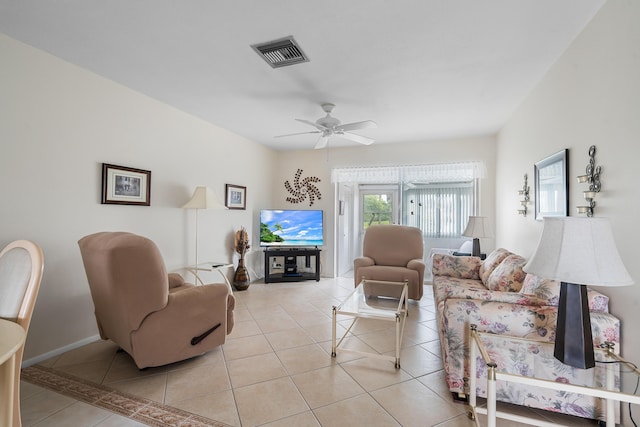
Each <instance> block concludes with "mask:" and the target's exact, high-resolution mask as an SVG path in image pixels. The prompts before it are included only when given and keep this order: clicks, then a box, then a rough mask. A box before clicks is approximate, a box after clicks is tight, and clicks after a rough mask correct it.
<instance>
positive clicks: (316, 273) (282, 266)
mask: <svg viewBox="0 0 640 427" xmlns="http://www.w3.org/2000/svg"><path fill="white" fill-rule="evenodd" d="M275 257H282V258H283V262H282V263H278V262H276V259H275ZM299 257H304V265H305V271H300V269H299V268H298V258H299ZM311 257H314V258H315V268H314V269H313V271H311ZM272 259H273V260H272ZM303 280H315V281H316V282H319V281H320V249H318V248H315V249H312V248H276V249H273V248H272V249H265V250H264V283H271V282H301V281H303Z"/></svg>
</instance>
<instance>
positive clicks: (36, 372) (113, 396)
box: [21, 365, 231, 427]
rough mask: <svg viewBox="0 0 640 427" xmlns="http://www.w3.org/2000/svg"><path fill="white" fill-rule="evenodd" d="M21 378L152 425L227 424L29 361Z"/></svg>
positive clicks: (208, 426)
mask: <svg viewBox="0 0 640 427" xmlns="http://www.w3.org/2000/svg"><path fill="white" fill-rule="evenodd" d="M21 379H23V380H25V381H27V382H29V383H31V384H35V385H39V386H42V387H44V388H47V389H49V390H51V391H54V392H56V393H60V394H64V395H65V396H68V397H71V398H73V399H76V400H80V401H82V402H85V403H88V404H90V405H93V406H96V407H98V408H102V409H106V410H107V411H110V412H113V413H116V414H119V415H122V416H125V417H128V418H131V419H132V420H135V421H138V422H140V423H143V424H146V425H148V426H152V427H231V426H229V425H228V424H225V423H221V422H219V421H215V420H212V419H209V418H206V417H203V416H200V415H197V414H192V413H191V412H187V411H184V410H182V409H178V408H174V407H172V406H168V405H165V404H163V403H158V402H155V401H153V400H149V399H145V398H143V397H138V396H134V395H131V394H128V393H124V392H121V391H118V390H115V389H112V388H110V387H107V386H104V385H102V384H96V383H92V382H90V381H87V380H85V379H82V378H78V377H74V376H73V375H70V374H67V373H65V372H60V371H56V370H54V369H51V368H47V367H45V366H40V365H33V366H29V367H27V368H24V369H22V375H21Z"/></svg>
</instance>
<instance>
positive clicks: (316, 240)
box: [260, 209, 324, 247]
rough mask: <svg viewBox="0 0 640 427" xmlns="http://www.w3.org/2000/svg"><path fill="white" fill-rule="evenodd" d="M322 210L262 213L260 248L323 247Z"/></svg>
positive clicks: (268, 210) (276, 210) (275, 210)
mask: <svg viewBox="0 0 640 427" xmlns="http://www.w3.org/2000/svg"><path fill="white" fill-rule="evenodd" d="M323 244H324V233H323V229H322V211H321V210H281V209H263V210H261V211H260V246H283V247H286V246H322V245H323Z"/></svg>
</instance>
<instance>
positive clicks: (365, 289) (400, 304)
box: [331, 279, 408, 368]
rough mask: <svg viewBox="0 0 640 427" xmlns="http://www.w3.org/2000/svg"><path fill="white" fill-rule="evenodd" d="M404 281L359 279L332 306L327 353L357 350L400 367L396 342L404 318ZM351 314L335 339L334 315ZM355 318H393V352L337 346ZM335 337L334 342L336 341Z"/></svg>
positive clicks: (401, 334) (405, 311)
mask: <svg viewBox="0 0 640 427" xmlns="http://www.w3.org/2000/svg"><path fill="white" fill-rule="evenodd" d="M407 287H408V282H407V281H404V282H388V281H380V280H367V279H363V280H362V282H360V284H358V286H357V287H356V288H355V289H354V291H353V292H352V293H351V294H350V295H349V296H348V297H347V298H346V299H345V300H344V301H343V302H342V303H341V304H339V305H335V306H333V309H332V328H331V356H332V357H336V351H337V350H338V349H340V351H343V352H349V353H354V354H359V355H362V356H367V357H376V358H379V359H384V360H390V361H392V362H395V367H396V368H400V345H401V344H402V336H403V334H404V325H405V321H406V319H407V311H408V309H407V292H408V289H407ZM339 314H340V315H344V316H350V317H353V321H352V322H351V324H350V325H349V327H348V328H347V330H346V332H345V333H344V335H343V336H342V337H341V338H340V339H339V340H337V337H336V322H337V317H338V315H339ZM359 319H377V320H384V321H388V322H395V329H396V334H395V354H394V355H393V356H388V355H384V354H378V353H371V352H365V351H358V350H351V349H346V348H340V345H341V344H342V342H343V341H344V339H345V337H346V336H347V335H348V334H349V332H350V331H351V328H352V327H353V326H354V325H355V324H356V322H357V321H358V320H359ZM336 341H337V342H336Z"/></svg>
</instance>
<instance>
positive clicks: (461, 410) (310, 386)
mask: <svg viewBox="0 0 640 427" xmlns="http://www.w3.org/2000/svg"><path fill="white" fill-rule="evenodd" d="M352 290H353V279H351V278H336V279H322V280H320V282H314V281H307V282H300V283H270V284H263V283H254V284H252V285H251V286H250V287H249V289H248V290H246V291H242V292H236V293H235V296H236V299H237V300H236V301H237V304H236V310H235V316H236V317H235V318H236V324H235V327H234V330H233V332H232V333H231V334H230V335H229V337H228V338H227V342H226V343H225V344H224V345H223V346H222V347H220V348H218V349H216V350H214V351H212V352H209V353H207V354H205V355H203V356H200V357H198V358H194V359H191V360H188V361H184V362H179V363H175V364H172V365H169V366H164V367H159V368H150V369H146V370H143V371H140V370H138V369H137V368H136V366H135V364H134V363H133V361H132V360H131V359H130V357H129V356H128V355H127V354H126V353H123V352H118V351H117V346H116V345H115V344H113V343H111V342H109V341H99V342H95V343H91V344H89V345H86V346H84V347H81V348H78V349H76V350H72V351H70V352H68V353H65V354H63V355H61V356H58V357H55V358H52V359H50V360H47V361H45V362H43V363H42V365H44V366H48V367H51V368H54V369H56V370H60V371H63V372H66V373H69V374H71V375H74V376H77V377H80V378H84V379H87V380H90V381H92V382H96V383H100V384H104V385H107V386H109V387H112V388H115V389H118V390H121V391H123V392H127V393H130V394H133V395H136V396H139V397H144V398H147V399H151V400H154V401H157V402H161V403H164V404H167V405H170V406H174V407H177V408H180V409H182V410H185V411H189V412H191V413H194V414H198V415H201V416H204V417H207V418H211V419H215V420H217V421H220V422H224V423H227V424H229V425H232V426H242V427H250V426H270V427H276V426H326V427H329V426H347V425H350V426H407V427H408V426H420V427H424V426H443V427H444V426H446V427H467V426H473V425H475V424H474V422H473V421H471V420H469V418H468V417H467V411H466V407H465V405H463V404H461V403H454V402H453V401H452V399H451V395H450V393H449V391H448V389H447V387H446V385H445V382H444V375H443V370H442V361H441V359H440V355H439V354H440V353H439V352H440V350H439V344H438V334H437V331H436V323H435V311H434V305H433V297H432V289H431V287H430V286H425V293H424V297H423V299H422V300H421V301H410V312H409V317H408V319H407V325H406V330H405V336H404V340H403V343H402V347H403V348H402V353H401V369H395V368H394V366H393V363H392V362H387V361H384V360H379V359H375V358H364V357H361V356H354V355H353V354H349V353H340V352H338V355H337V357H336V358H332V357H331V356H330V353H331V307H332V306H333V305H336V304H338V303H339V302H340V301H341V300H342V299H343V298H344V297H346V296H347V295H348V294H349V293H350V292H351V291H352ZM349 323H350V320H349V319H346V318H343V319H340V320H339V327H338V328H339V330H342V331H344V330H345V329H344V328H345V327H347V326H348V324H349ZM393 328H394V325H393V323H389V322H381V321H371V320H367V321H363V322H360V323H359V324H357V325H356V327H355V328H354V329H352V336H351V337H350V338H348V339H347V340H346V346H347V347H348V348H354V349H360V350H366V351H374V352H375V351H377V352H381V353H388V354H393ZM21 402H22V409H21V411H22V417H23V425H24V426H58V425H60V426H77V427H82V426H101V427H108V426H139V425H141V424H139V423H137V422H135V421H132V420H129V419H127V418H124V417H122V416H120V415H117V414H113V413H111V412H108V411H106V410H104V409H99V408H96V407H93V406H91V405H88V404H86V403H83V402H79V401H76V400H73V399H71V398H68V397H66V396H63V395H60V394H57V393H54V392H51V391H49V390H47V389H44V388H41V387H38V386H35V385H32V384H29V383H27V382H25V381H23V382H22V391H21ZM515 410H516V411H520V412H522V413H526V414H528V415H529V416H533V417H537V418H539V419H544V420H551V421H552V422H563V423H566V424H567V425H576V426H577V425H581V426H584V425H585V424H589V423H588V422H585V420H583V419H576V418H572V417H558V416H556V415H554V414H550V413H546V412H544V411H532V410H528V409H524V408H515ZM481 420H483V419H482V418H481ZM498 425H499V426H518V425H520V424H517V423H512V422H504V421H499V422H498Z"/></svg>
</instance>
